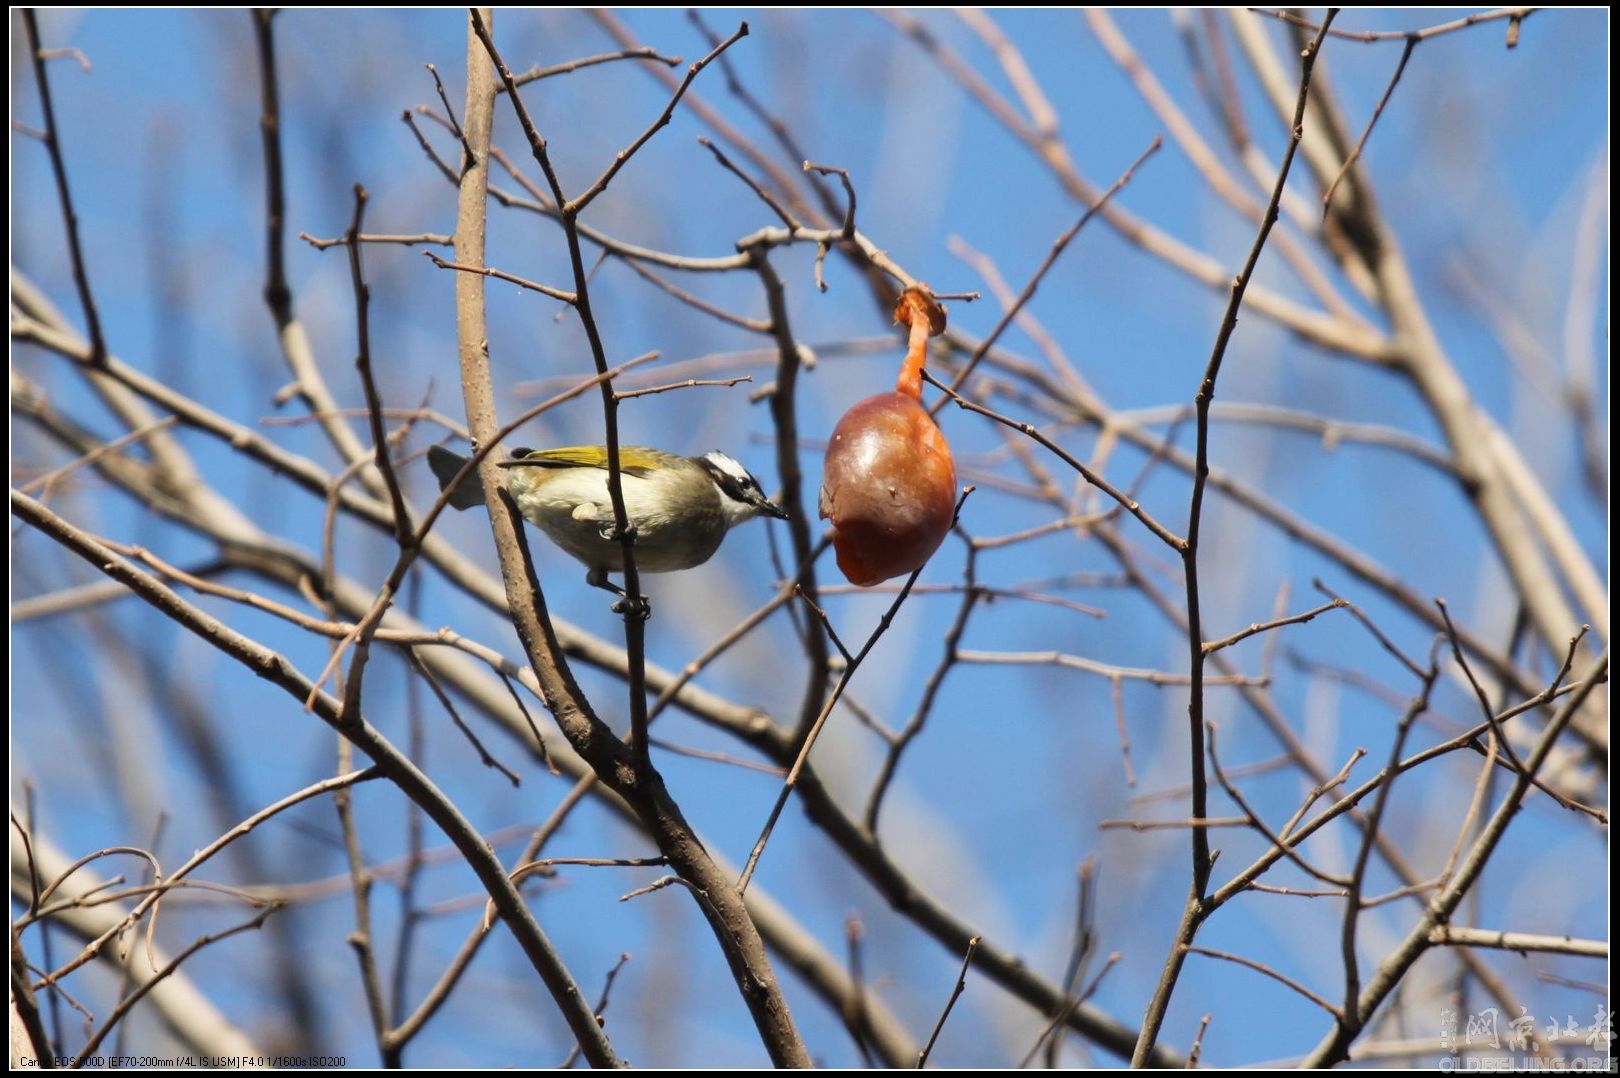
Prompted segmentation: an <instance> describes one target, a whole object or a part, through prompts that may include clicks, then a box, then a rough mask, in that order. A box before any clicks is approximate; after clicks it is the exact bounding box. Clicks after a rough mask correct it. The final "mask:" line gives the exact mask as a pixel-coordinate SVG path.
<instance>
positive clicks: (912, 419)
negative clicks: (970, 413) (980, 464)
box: [821, 392, 956, 587]
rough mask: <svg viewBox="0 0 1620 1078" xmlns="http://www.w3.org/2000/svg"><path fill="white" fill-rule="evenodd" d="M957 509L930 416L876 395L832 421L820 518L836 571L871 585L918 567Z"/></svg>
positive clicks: (946, 448) (906, 399) (897, 397)
mask: <svg viewBox="0 0 1620 1078" xmlns="http://www.w3.org/2000/svg"><path fill="white" fill-rule="evenodd" d="M955 514H956V465H955V463H954V462H953V461H952V459H951V449H950V445H949V444H947V442H946V441H945V436H944V435H943V434H942V433H940V429H939V427H938V425H936V424H935V423H934V420H933V417H932V416H930V415H929V414H928V410H927V409H926V408H924V407H923V406H922V405H921V403H919V402H918V400H917V399H916V398H915V397H913V396H911V395H908V394H905V393H898V392H896V393H880V394H878V395H877V396H875V397H868V398H867V399H866V400H863V401H861V402H860V403H858V404H856V405H855V406H854V407H852V408H850V410H849V411H847V412H845V413H844V417H843V418H842V419H841V420H839V421H838V426H837V428H836V429H835V430H834V431H833V435H832V441H831V442H830V443H829V445H828V446H827V457H826V462H825V465H824V470H823V474H822V484H821V516H822V517H823V518H824V519H830V520H831V521H832V523H833V548H834V550H835V551H836V552H837V555H838V568H840V569H842V570H843V572H844V576H846V577H847V578H848V579H849V581H850V583H852V584H857V585H859V586H861V587H870V586H872V585H873V584H879V583H882V582H883V581H885V580H888V579H890V578H892V577H896V576H902V575H904V574H906V573H910V572H912V571H913V570H915V569H918V568H920V567H921V566H922V565H923V564H924V563H925V562H927V561H928V559H929V557H930V556H931V555H932V554H933V553H934V551H935V550H937V549H938V548H939V545H940V543H942V542H944V540H945V535H946V533H947V532H949V531H950V530H951V523H952V521H953V520H954V518H955Z"/></svg>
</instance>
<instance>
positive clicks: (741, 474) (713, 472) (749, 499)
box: [695, 451, 765, 505]
mask: <svg viewBox="0 0 1620 1078" xmlns="http://www.w3.org/2000/svg"><path fill="white" fill-rule="evenodd" d="M695 459H696V460H697V462H698V463H699V464H701V465H702V466H703V467H704V469H706V470H707V471H708V473H709V476H710V477H711V478H712V479H713V480H714V482H715V485H716V486H718V487H719V488H720V489H721V490H722V491H724V492H725V493H726V495H727V497H729V498H731V500H733V501H738V502H742V503H743V504H744V505H758V504H759V503H760V502H762V501H764V500H765V492H764V491H763V490H761V489H760V486H759V480H757V479H755V478H754V477H753V475H751V474H750V473H749V471H748V469H746V468H744V467H743V466H742V465H741V464H738V463H737V462H736V461H735V460H733V459H732V458H730V457H728V456H726V455H725V454H724V453H720V452H718V451H717V452H714V453H707V454H705V455H703V456H701V457H697V458H695Z"/></svg>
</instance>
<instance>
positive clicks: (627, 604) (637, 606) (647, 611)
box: [613, 595, 652, 621]
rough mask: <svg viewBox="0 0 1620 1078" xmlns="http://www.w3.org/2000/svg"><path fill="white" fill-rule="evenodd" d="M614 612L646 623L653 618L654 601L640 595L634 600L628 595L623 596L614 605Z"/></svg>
mask: <svg viewBox="0 0 1620 1078" xmlns="http://www.w3.org/2000/svg"><path fill="white" fill-rule="evenodd" d="M613 612H614V613H615V614H623V615H625V616H626V617H633V618H638V619H640V620H641V621H646V620H647V619H648V618H650V617H652V600H651V599H649V598H647V597H646V596H645V595H638V596H636V597H635V598H634V599H632V598H631V597H630V596H628V595H621V596H620V597H619V600H618V601H617V602H615V603H614V604H613Z"/></svg>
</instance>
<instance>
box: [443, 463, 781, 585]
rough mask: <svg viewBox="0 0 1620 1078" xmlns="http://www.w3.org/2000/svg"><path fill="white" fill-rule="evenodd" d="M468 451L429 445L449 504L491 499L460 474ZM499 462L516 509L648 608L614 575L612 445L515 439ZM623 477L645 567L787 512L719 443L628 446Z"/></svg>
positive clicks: (706, 553)
mask: <svg viewBox="0 0 1620 1078" xmlns="http://www.w3.org/2000/svg"><path fill="white" fill-rule="evenodd" d="M468 460H469V458H468V457H465V456H463V455H462V454H460V453H457V452H454V451H453V450H450V449H446V448H444V447H443V446H431V447H429V449H428V466H429V467H430V468H432V469H433V474H434V476H436V477H437V478H438V480H439V489H440V490H441V491H443V490H449V492H450V493H449V498H448V504H449V505H450V506H451V507H453V508H455V509H467V508H470V507H472V506H475V505H482V504H484V489H483V485H482V484H481V483H480V482H479V480H478V476H477V473H475V472H473V471H468V472H467V473H466V476H465V477H464V478H463V479H462V480H461V482H459V483H456V477H457V475H458V474H460V473H461V471H462V468H463V467H464V466H465V465H466V464H467V462H468ZM499 466H500V467H502V468H505V469H507V472H508V474H507V480H506V488H507V490H508V491H510V492H511V495H512V498H513V500H515V501H516V502H517V506H518V510H519V511H520V512H522V514H523V515H524V517H526V518H527V519H528V520H529V521H531V522H532V523H533V524H534V525H535V526H536V527H538V528H539V529H540V530H541V531H543V532H545V533H546V535H547V536H548V537H549V538H550V539H551V541H552V542H554V543H556V544H557V545H558V546H560V547H562V548H563V550H565V551H567V552H568V553H569V554H571V555H573V556H574V558H575V559H577V560H578V561H579V562H581V563H582V564H583V565H584V566H585V568H586V574H585V582H586V583H587V584H589V585H591V586H592V587H595V588H602V589H604V590H606V591H610V592H613V593H614V594H615V595H617V596H619V601H618V602H616V603H614V605H613V609H614V610H615V611H619V612H623V611H624V610H626V609H630V608H637V609H639V612H640V614H641V616H643V617H645V616H647V613H648V611H649V607H648V606H647V600H646V597H645V596H640V597H638V598H637V600H636V601H635V602H633V603H632V602H630V601H629V599H628V596H626V594H625V592H624V590H623V589H622V588H619V587H617V586H616V585H614V584H613V583H611V582H610V581H609V580H608V574H609V573H622V572H624V548H623V546H622V545H621V543H620V541H619V537H618V535H617V533H616V520H615V518H614V514H613V501H612V498H611V497H610V496H609V494H608V452H607V447H606V446H602V445H579V446H565V447H562V448H557V449H514V450H513V451H512V456H511V459H509V460H503V461H500V462H499ZM619 482H620V486H621V489H622V490H623V492H624V511H625V518H626V523H627V524H628V525H629V528H630V530H631V531H632V532H633V534H634V536H635V561H636V569H637V570H638V571H639V572H643V573H673V572H677V571H679V570H681V569H690V568H692V567H694V566H698V565H702V564H703V563H704V562H706V561H708V560H709V559H710V558H711V557H713V556H714V552H715V551H716V550H718V549H720V542H721V540H723V539H724V538H725V537H726V533H727V532H728V531H730V530H731V529H732V528H734V527H736V526H737V525H739V524H741V523H743V522H744V521H747V520H752V519H753V518H754V517H757V516H768V517H774V518H776V519H778V520H786V519H788V513H787V510H785V509H783V508H782V507H781V506H779V505H777V504H776V503H775V502H772V501H771V500H770V499H769V498H767V497H766V496H765V492H764V491H763V490H762V489H761V488H760V485H759V480H757V479H755V478H754V477H753V476H752V475H751V474H749V472H748V469H747V468H744V467H743V466H742V465H741V464H740V463H738V462H737V461H736V460H735V459H733V458H732V457H729V456H727V455H726V454H725V453H722V452H720V451H719V450H715V451H713V452H709V453H705V454H703V455H702V456H697V457H683V456H680V455H678V454H675V453H669V452H665V451H664V450H662V449H654V448H651V447H649V446H639V445H626V446H620V447H619ZM452 483H455V486H454V488H453V489H452V488H451V484H452Z"/></svg>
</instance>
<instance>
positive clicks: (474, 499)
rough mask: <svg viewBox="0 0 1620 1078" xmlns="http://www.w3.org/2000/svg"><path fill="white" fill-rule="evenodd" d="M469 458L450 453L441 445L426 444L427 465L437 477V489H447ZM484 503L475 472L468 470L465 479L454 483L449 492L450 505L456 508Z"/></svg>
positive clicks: (481, 486)
mask: <svg viewBox="0 0 1620 1078" xmlns="http://www.w3.org/2000/svg"><path fill="white" fill-rule="evenodd" d="M469 459H471V458H468V457H464V456H462V455H461V454H460V453H452V452H451V451H450V450H448V449H445V448H444V447H443V446H437V445H431V446H428V467H429V468H432V469H433V474H434V475H435V476H437V477H438V480H439V489H440V490H445V489H448V488H449V486H450V484H451V483H453V482H455V478H456V473H458V472H460V471H461V469H462V467H463V466H464V465H465V464H466V463H467V461H468V460H469ZM483 504H484V487H483V484H482V483H480V482H479V481H478V473H477V472H468V473H467V476H466V478H465V479H463V480H462V481H461V482H459V483H456V488H455V489H454V490H453V491H451V492H450V505H451V506H452V507H453V508H456V509H470V508H472V507H473V506H475V505H483Z"/></svg>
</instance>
